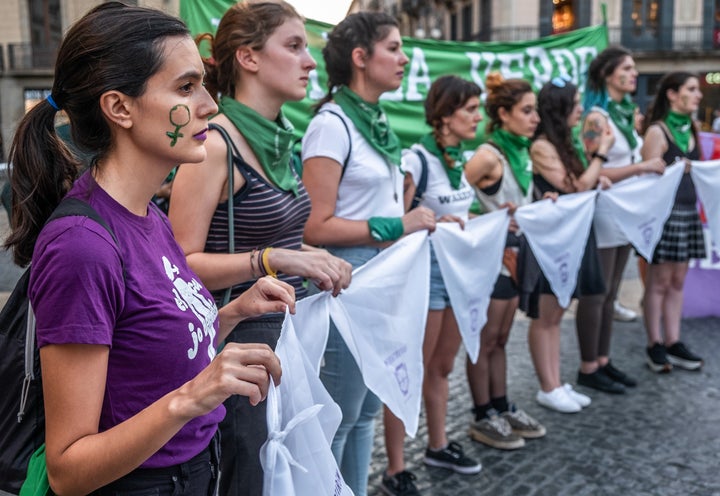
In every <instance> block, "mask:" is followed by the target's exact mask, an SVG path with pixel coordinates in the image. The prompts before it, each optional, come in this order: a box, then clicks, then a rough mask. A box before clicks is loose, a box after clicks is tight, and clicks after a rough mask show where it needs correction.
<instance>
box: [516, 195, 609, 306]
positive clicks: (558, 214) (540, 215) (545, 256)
mask: <svg viewBox="0 0 720 496" xmlns="http://www.w3.org/2000/svg"><path fill="white" fill-rule="evenodd" d="M596 196H597V191H585V192H583V193H572V194H569V195H562V196H560V197H558V199H557V201H555V202H553V201H552V200H549V199H548V200H541V201H538V202H535V203H531V204H530V205H525V206H523V207H519V208H518V209H517V210H516V211H515V220H516V221H517V223H518V225H519V226H520V229H522V231H523V234H525V238H526V239H527V241H528V243H529V244H530V248H532V251H533V254H534V255H535V258H536V259H537V261H538V264H539V265H540V268H541V269H542V272H543V274H544V275H545V278H546V279H547V280H548V282H549V283H550V287H551V288H552V291H553V293H555V296H557V299H558V303H559V304H560V306H561V307H563V308H567V306H568V305H569V304H570V299H571V298H572V294H573V292H574V291H575V285H576V284H577V276H578V271H579V269H580V263H581V262H582V258H583V255H584V253H585V244H586V243H587V239H588V235H589V234H590V227H591V226H592V221H593V213H594V212H595V198H596Z"/></svg>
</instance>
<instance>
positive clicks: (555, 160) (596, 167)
mask: <svg viewBox="0 0 720 496" xmlns="http://www.w3.org/2000/svg"><path fill="white" fill-rule="evenodd" d="M610 136H612V135H610ZM608 148H609V144H608V143H607V139H606V141H605V142H603V143H602V145H601V147H600V148H599V149H598V152H597V153H600V154H602V155H604V154H605V153H607V149H608ZM530 158H531V159H532V163H533V170H534V172H536V173H538V174H540V175H541V176H542V177H544V178H545V180H546V181H548V182H549V183H550V184H552V185H553V186H554V187H555V188H557V189H558V190H559V191H562V192H564V193H573V192H580V191H587V190H589V189H592V188H594V187H595V186H596V185H597V183H598V181H599V179H600V175H601V173H602V172H603V168H602V164H603V161H602V159H600V158H598V157H592V158H591V159H590V162H589V164H588V168H587V169H585V171H584V172H583V173H582V174H581V175H580V176H579V177H575V176H574V175H572V174H568V172H567V170H566V169H565V167H564V165H563V163H562V161H561V160H560V156H559V155H558V154H557V150H556V149H555V147H554V146H553V145H552V143H550V142H549V141H547V140H546V139H542V138H539V139H537V140H535V141H534V142H533V144H532V146H531V147H530ZM568 179H569V180H570V183H569V184H568Z"/></svg>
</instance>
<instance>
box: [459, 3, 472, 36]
mask: <svg viewBox="0 0 720 496" xmlns="http://www.w3.org/2000/svg"><path fill="white" fill-rule="evenodd" d="M461 17H462V36H463V40H465V41H467V40H472V36H473V32H472V4H468V5H465V6H464V7H463V8H462V16H461Z"/></svg>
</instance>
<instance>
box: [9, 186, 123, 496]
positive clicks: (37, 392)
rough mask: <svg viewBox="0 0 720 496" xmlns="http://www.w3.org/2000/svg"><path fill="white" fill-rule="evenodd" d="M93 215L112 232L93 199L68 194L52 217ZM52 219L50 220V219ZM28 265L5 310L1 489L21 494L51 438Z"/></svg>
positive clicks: (111, 233) (89, 216)
mask: <svg viewBox="0 0 720 496" xmlns="http://www.w3.org/2000/svg"><path fill="white" fill-rule="evenodd" d="M68 216H81V217H88V218H90V219H92V220H94V221H95V222H97V223H98V224H100V225H101V226H102V227H104V228H105V229H106V230H107V231H108V233H110V235H111V236H112V238H113V240H114V241H115V243H116V244H117V238H116V237H115V233H113V231H112V229H110V226H108V225H107V223H106V222H105V221H104V220H103V219H102V217H100V214H98V213H97V212H96V211H95V209H93V208H92V207H91V206H90V205H89V204H88V203H86V202H84V201H82V200H79V199H77V198H65V199H63V200H62V201H61V202H60V204H59V205H58V207H57V208H56V209H55V211H54V212H53V213H52V215H51V216H50V218H49V219H48V221H47V223H50V222H52V221H53V220H55V219H58V218H60V217H68ZM47 223H46V225H47ZM31 269H32V266H31V267H30V268H28V269H27V270H26V271H25V272H24V273H23V274H22V276H21V277H20V279H19V280H18V282H17V284H15V287H14V288H13V291H12V293H11V294H10V297H9V298H8V301H7V303H6V304H5V306H4V307H3V309H2V311H0V384H2V385H3V395H2V397H0V490H2V491H6V492H9V493H12V494H18V493H19V492H20V487H21V486H22V484H23V482H24V481H25V477H26V473H27V468H28V461H29V460H30V457H31V456H32V454H33V453H34V452H35V451H36V450H37V449H38V448H39V447H40V446H41V445H42V444H43V443H44V442H45V407H44V404H43V393H42V378H41V377H40V352H39V350H38V348H37V346H36V345H35V315H34V314H33V311H32V308H31V306H30V300H29V299H28V296H27V292H28V283H29V281H30V270H31Z"/></svg>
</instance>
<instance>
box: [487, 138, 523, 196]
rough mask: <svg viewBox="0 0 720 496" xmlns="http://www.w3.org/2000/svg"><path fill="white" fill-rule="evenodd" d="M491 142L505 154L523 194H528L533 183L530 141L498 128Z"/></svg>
mask: <svg viewBox="0 0 720 496" xmlns="http://www.w3.org/2000/svg"><path fill="white" fill-rule="evenodd" d="M490 141H492V142H493V143H495V144H496V145H497V146H498V147H499V148H500V151H502V152H503V153H504V154H505V158H507V161H508V164H510V169H512V171H513V175H514V176H515V179H516V180H517V182H518V184H519V185H520V189H521V190H522V192H523V194H527V191H528V188H529V187H530V183H531V182H532V164H531V162H530V139H529V138H526V137H525V136H518V135H517V134H514V133H511V132H510V131H506V130H505V129H502V128H498V129H496V130H495V131H493V132H492V133H491V134H490Z"/></svg>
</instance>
